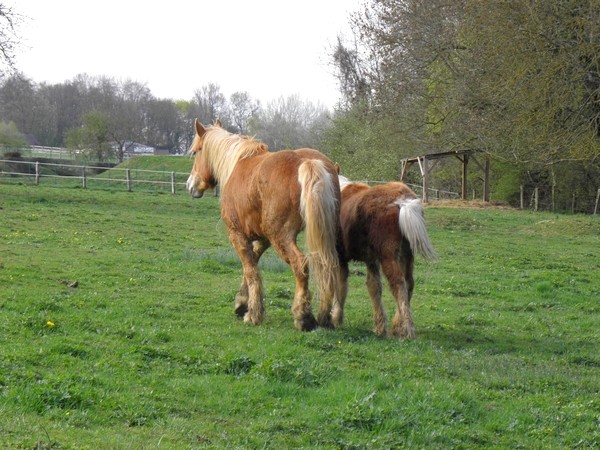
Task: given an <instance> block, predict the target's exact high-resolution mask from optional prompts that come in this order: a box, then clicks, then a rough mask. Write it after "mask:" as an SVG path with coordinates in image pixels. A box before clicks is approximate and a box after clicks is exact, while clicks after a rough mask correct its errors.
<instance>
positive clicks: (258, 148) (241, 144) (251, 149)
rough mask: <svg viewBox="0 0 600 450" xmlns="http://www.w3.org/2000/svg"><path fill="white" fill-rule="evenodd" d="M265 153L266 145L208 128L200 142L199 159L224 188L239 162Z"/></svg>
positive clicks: (245, 137) (224, 131)
mask: <svg viewBox="0 0 600 450" xmlns="http://www.w3.org/2000/svg"><path fill="white" fill-rule="evenodd" d="M267 151H268V148H267V146H266V144H264V143H262V142H260V141H257V140H255V139H253V138H251V137H248V136H241V135H238V134H232V133H230V132H228V131H227V130H225V129H224V128H221V127H210V128H208V129H207V130H206V134H205V135H204V137H203V140H202V156H201V157H202V158H204V162H205V163H206V166H207V167H209V168H210V170H211V171H212V173H213V176H214V177H215V179H217V180H218V182H219V184H221V186H225V184H226V183H227V181H228V180H229V177H230V176H231V173H232V172H233V169H234V168H235V166H236V164H237V163H238V162H239V161H240V160H242V159H244V158H248V157H250V156H254V155H258V154H261V153H265V152H267Z"/></svg>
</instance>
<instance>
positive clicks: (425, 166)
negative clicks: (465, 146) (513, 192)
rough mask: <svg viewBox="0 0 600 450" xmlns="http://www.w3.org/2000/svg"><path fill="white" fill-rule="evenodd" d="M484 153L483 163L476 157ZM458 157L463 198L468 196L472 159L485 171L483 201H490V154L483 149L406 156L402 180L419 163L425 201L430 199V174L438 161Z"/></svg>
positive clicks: (403, 161)
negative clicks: (468, 174)
mask: <svg viewBox="0 0 600 450" xmlns="http://www.w3.org/2000/svg"><path fill="white" fill-rule="evenodd" d="M478 153H481V154H483V155H484V160H483V164H482V163H480V162H479V161H478V160H477V158H476V157H475V155H476V154H478ZM452 156H454V157H456V158H457V159H458V160H459V161H460V162H461V166H462V183H461V198H462V199H463V200H466V198H467V166H468V164H469V161H470V160H473V162H475V164H477V166H478V167H479V168H480V169H481V170H482V171H483V201H485V202H489V201H490V156H489V155H488V154H487V153H484V152H483V151H482V150H475V149H472V150H453V151H450V152H441V153H430V154H428V155H421V156H415V157H413V158H404V159H403V160H402V172H401V173H400V181H403V180H404V176H405V175H406V172H407V171H408V170H409V169H410V168H411V167H412V166H413V164H414V163H418V164H419V168H420V169H421V176H422V178H423V202H425V203H427V202H428V201H429V175H430V173H431V171H432V169H433V168H434V167H435V166H436V165H437V163H438V162H439V161H440V160H441V159H444V158H448V157H452Z"/></svg>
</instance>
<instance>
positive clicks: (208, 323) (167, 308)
mask: <svg viewBox="0 0 600 450" xmlns="http://www.w3.org/2000/svg"><path fill="white" fill-rule="evenodd" d="M0 208H1V209H0V448H77V449H80V448H135V449H138V448H159V447H160V448H169V449H170V448H181V449H188V448H274V449H275V448H277V449H279V448H293V447H302V448H331V449H333V448H348V449H350V448H352V449H361V448H365V449H367V448H402V447H403V448H452V447H457V448H597V447H598V446H600V396H599V394H600V392H599V391H600V384H599V382H598V380H599V377H598V374H599V370H600V354H599V353H598V345H599V343H600V342H599V341H600V334H599V333H600V331H599V330H600V328H599V327H598V324H599V323H600V280H599V278H600V277H598V273H600V271H599V269H600V221H599V220H598V218H597V217H596V218H594V217H590V216H560V215H551V214H543V213H538V214H534V213H529V212H519V211H512V210H499V209H455V208H443V207H431V208H428V209H427V210H426V218H427V221H428V224H429V229H430V235H431V238H432V241H433V242H434V245H435V246H436V249H437V250H438V253H439V254H440V259H439V261H438V262H437V263H435V264H431V265H425V264H424V263H423V262H422V260H418V261H417V267H416V289H415V294H414V297H413V312H414V319H415V325H416V329H417V334H418V337H417V339H416V340H415V341H412V342H399V341H396V340H393V339H378V338H376V337H375V336H374V335H373V334H372V332H371V326H372V324H371V309H370V302H369V300H368V298H367V293H366V288H365V286H364V281H365V279H364V276H363V275H353V276H352V277H351V280H350V282H351V285H350V292H349V298H348V306H347V309H346V311H347V313H346V323H345V324H344V326H343V327H342V328H340V329H338V330H334V331H327V330H317V331H315V332H312V333H301V332H298V331H296V330H295V329H294V327H293V319H292V316H291V312H290V306H291V299H292V296H293V287H294V285H293V277H292V275H291V272H290V271H289V269H288V268H287V266H285V265H283V264H282V263H281V262H279V260H278V258H277V257H276V255H275V254H274V253H273V252H272V251H271V250H269V251H268V252H267V253H266V254H265V256H264V262H263V263H262V267H263V276H264V285H265V292H266V308H267V318H266V320H265V322H264V324H263V325H261V326H259V327H252V326H248V325H246V324H244V323H243V322H241V321H240V320H238V319H237V318H236V317H235V316H234V314H233V296H234V295H235V292H236V291H237V288H238V286H239V282H240V276H241V270H240V266H239V263H238V261H237V258H236V257H235V254H234V253H233V252H232V250H231V247H230V245H229V243H228V240H227V234H226V230H225V228H224V226H223V224H222V222H221V221H220V219H219V205H218V199H216V198H214V197H212V196H208V197H206V198H203V199H201V200H192V199H191V198H189V197H188V196H187V195H184V194H183V193H181V194H179V195H175V196H173V195H170V194H161V193H155V194H148V193H136V192H133V193H127V192H119V191H117V192H110V191H105V190H98V191H94V190H87V191H83V190H81V189H63V188H55V187H46V186H39V187H35V186H15V185H0ZM361 271H362V272H364V270H363V269H362V267H361V266H360V265H355V266H354V267H353V272H359V273H360V272H361ZM385 295H386V302H387V307H388V313H389V315H390V316H391V314H392V311H393V309H392V308H393V307H392V305H391V298H390V296H389V293H388V292H386V294H385Z"/></svg>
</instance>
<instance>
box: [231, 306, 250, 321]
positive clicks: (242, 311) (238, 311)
mask: <svg viewBox="0 0 600 450" xmlns="http://www.w3.org/2000/svg"><path fill="white" fill-rule="evenodd" d="M234 311H235V315H236V316H238V317H239V318H240V319H243V318H244V316H245V315H246V313H247V312H248V305H246V304H245V303H243V304H241V305H238V306H236V307H235V310H234Z"/></svg>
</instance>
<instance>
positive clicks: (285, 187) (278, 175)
mask: <svg viewBox="0 0 600 450" xmlns="http://www.w3.org/2000/svg"><path fill="white" fill-rule="evenodd" d="M308 159H318V160H322V161H324V162H325V163H326V167H327V170H328V171H329V172H330V173H332V174H335V176H336V177H337V171H336V169H335V166H334V165H333V163H331V161H330V160H329V159H328V158H327V157H326V156H324V155H323V154H322V153H320V152H318V151H317V150H313V149H300V150H281V151H278V152H272V153H271V152H269V153H264V154H261V155H256V156H253V157H249V158H245V159H243V160H240V161H239V162H238V163H237V165H236V167H235V169H234V170H233V172H232V174H231V176H230V178H229V180H228V182H227V184H226V185H225V186H224V187H223V188H222V194H221V210H222V215H223V219H224V220H226V221H229V222H231V225H233V226H235V227H237V228H241V229H242V231H243V232H244V234H246V235H247V236H253V237H256V238H258V237H266V238H267V239H269V240H270V239H271V238H272V236H273V235H275V234H279V233H281V231H282V229H283V231H284V232H285V231H286V230H288V232H289V233H296V234H297V230H300V229H302V227H303V223H302V217H301V215H300V194H301V192H300V189H301V188H300V184H299V183H298V168H299V167H300V164H302V163H303V162H304V161H306V160H308ZM336 185H337V182H336ZM294 236H295V234H294Z"/></svg>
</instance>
